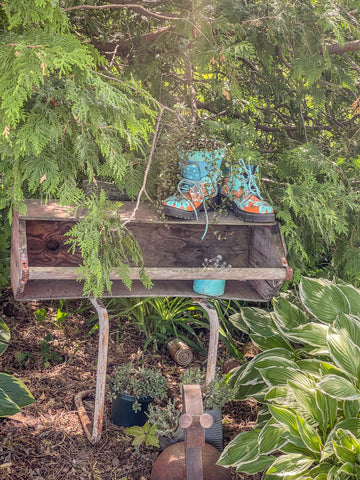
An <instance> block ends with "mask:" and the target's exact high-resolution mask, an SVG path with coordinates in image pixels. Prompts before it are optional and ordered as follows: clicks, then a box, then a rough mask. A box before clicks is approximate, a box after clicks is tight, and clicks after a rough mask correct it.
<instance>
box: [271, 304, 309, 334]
mask: <svg viewBox="0 0 360 480" xmlns="http://www.w3.org/2000/svg"><path fill="white" fill-rule="evenodd" d="M273 319H274V323H275V325H276V326H277V327H278V328H279V329H280V330H282V331H283V332H288V331H291V330H293V329H294V328H296V327H298V326H299V325H302V324H305V323H307V322H308V321H309V319H308V317H307V316H306V314H305V313H304V312H303V311H302V310H300V308H298V307H297V306H296V305H294V304H293V303H291V302H290V301H289V300H288V299H287V298H285V297H284V296H283V295H282V296H279V297H277V298H275V299H274V316H273Z"/></svg>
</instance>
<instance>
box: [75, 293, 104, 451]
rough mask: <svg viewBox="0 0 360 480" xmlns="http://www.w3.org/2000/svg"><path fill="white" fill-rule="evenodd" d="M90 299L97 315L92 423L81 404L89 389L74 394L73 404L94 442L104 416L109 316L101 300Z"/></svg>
mask: <svg viewBox="0 0 360 480" xmlns="http://www.w3.org/2000/svg"><path fill="white" fill-rule="evenodd" d="M90 301H91V303H92V304H93V306H94V307H95V309H96V311H97V314H98V317H99V346H98V362H97V371H96V391H95V410H94V420H93V424H92V425H91V422H90V419H89V417H88V415H87V413H86V411H85V408H84V406H83V404H82V399H83V398H85V397H87V396H88V394H89V393H90V391H89V390H88V391H85V392H80V393H79V394H77V395H76V396H75V404H76V407H77V409H78V413H79V417H80V421H81V423H82V426H83V428H84V431H85V434H86V436H87V439H88V440H89V442H90V443H92V444H95V443H97V442H98V441H99V440H100V438H101V432H102V426H103V417H104V404H105V386H106V366H107V355H108V341H109V316H108V312H107V310H106V308H105V306H104V305H103V304H102V302H100V301H99V300H95V299H94V298H90Z"/></svg>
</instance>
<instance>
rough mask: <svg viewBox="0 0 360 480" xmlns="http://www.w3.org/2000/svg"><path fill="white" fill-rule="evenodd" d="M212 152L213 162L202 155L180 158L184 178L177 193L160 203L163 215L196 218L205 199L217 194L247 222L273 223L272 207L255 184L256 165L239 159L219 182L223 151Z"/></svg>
mask: <svg viewBox="0 0 360 480" xmlns="http://www.w3.org/2000/svg"><path fill="white" fill-rule="evenodd" d="M218 152H219V154H218ZM199 154H200V152H199ZM214 154H215V156H214V158H213V159H212V161H208V159H201V158H199V159H196V158H195V159H194V158H191V159H188V158H187V159H181V161H180V166H181V174H182V177H183V179H182V180H181V181H180V182H179V184H178V193H176V194H174V195H171V196H170V197H169V198H167V199H166V200H165V201H164V202H163V212H164V214H165V215H168V216H170V217H177V218H183V219H197V218H198V212H199V211H200V210H205V214H206V199H210V198H214V197H216V196H217V195H218V193H220V195H222V196H224V197H226V198H228V199H229V200H230V201H231V202H232V205H233V210H234V213H235V215H237V216H238V217H240V218H242V219H244V220H246V221H248V222H273V221H274V220H275V214H274V210H273V208H272V207H271V206H270V205H269V204H268V203H267V202H265V200H263V198H262V196H261V194H260V192H259V188H258V186H257V184H256V170H257V166H254V165H247V164H245V162H244V161H243V160H240V161H239V164H238V165H236V166H232V167H230V168H228V169H226V171H225V177H224V179H223V181H222V182H221V180H222V172H221V170H220V165H221V162H222V158H223V152H221V151H217V152H214ZM206 218H207V215H206Z"/></svg>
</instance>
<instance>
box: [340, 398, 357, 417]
mask: <svg viewBox="0 0 360 480" xmlns="http://www.w3.org/2000/svg"><path fill="white" fill-rule="evenodd" d="M343 409H344V417H345V418H353V417H357V416H358V415H359V411H360V402H359V400H345V401H344V405H343Z"/></svg>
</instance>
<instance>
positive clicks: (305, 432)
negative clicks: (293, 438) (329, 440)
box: [296, 415, 322, 454]
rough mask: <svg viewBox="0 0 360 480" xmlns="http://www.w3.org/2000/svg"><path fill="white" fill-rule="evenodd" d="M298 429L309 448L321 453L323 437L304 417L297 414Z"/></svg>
mask: <svg viewBox="0 0 360 480" xmlns="http://www.w3.org/2000/svg"><path fill="white" fill-rule="evenodd" d="M296 421H297V424H298V430H299V433H300V437H301V439H302V441H303V442H304V443H305V445H306V446H307V448H308V449H309V450H311V451H312V452H314V453H317V454H319V453H320V452H321V448H322V442H321V439H320V437H319V435H318V433H317V432H316V430H315V429H314V428H312V427H311V425H309V424H308V423H307V422H306V421H305V420H304V419H303V418H301V417H299V415H297V416H296Z"/></svg>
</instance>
